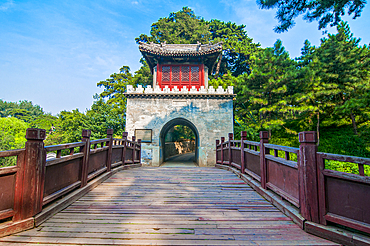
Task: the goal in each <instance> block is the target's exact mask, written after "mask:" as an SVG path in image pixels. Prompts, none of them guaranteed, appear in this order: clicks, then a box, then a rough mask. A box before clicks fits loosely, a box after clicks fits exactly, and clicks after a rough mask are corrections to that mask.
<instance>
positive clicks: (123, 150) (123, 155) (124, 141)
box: [122, 132, 128, 166]
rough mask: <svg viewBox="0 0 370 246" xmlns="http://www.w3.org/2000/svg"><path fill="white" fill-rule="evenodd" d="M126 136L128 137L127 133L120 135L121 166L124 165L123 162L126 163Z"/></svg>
mask: <svg viewBox="0 0 370 246" xmlns="http://www.w3.org/2000/svg"><path fill="white" fill-rule="evenodd" d="M127 136H128V133H127V132H124V133H123V134H122V138H123V148H122V166H124V165H125V162H126V151H127Z"/></svg>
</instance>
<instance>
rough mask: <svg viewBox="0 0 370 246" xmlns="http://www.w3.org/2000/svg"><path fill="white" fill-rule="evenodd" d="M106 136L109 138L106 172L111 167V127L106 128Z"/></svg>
mask: <svg viewBox="0 0 370 246" xmlns="http://www.w3.org/2000/svg"><path fill="white" fill-rule="evenodd" d="M107 138H109V141H108V142H107V144H108V146H109V149H108V154H107V172H110V170H111V169H112V147H113V129H107Z"/></svg>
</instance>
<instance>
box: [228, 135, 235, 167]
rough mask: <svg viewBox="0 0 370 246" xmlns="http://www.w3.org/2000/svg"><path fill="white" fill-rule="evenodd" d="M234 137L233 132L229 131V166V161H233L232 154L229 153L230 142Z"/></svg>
mask: <svg viewBox="0 0 370 246" xmlns="http://www.w3.org/2000/svg"><path fill="white" fill-rule="evenodd" d="M233 138H234V134H233V133H229V166H231V163H232V162H233V159H232V158H233V155H232V153H231V147H232V144H231V141H232V140H233Z"/></svg>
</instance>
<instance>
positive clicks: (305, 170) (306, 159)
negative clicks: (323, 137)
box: [298, 131, 320, 223]
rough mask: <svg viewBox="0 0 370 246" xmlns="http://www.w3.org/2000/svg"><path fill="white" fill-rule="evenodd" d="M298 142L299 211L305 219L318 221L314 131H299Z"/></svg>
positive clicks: (315, 138)
mask: <svg viewBox="0 0 370 246" xmlns="http://www.w3.org/2000/svg"><path fill="white" fill-rule="evenodd" d="M299 142H300V145H299V160H298V183H299V184H298V185H299V204H300V212H301V214H302V216H303V217H304V218H305V219H307V220H309V221H312V222H315V223H319V222H320V220H319V204H318V198H319V197H318V185H317V167H316V154H317V145H316V143H317V134H316V132H314V131H308V132H300V133H299Z"/></svg>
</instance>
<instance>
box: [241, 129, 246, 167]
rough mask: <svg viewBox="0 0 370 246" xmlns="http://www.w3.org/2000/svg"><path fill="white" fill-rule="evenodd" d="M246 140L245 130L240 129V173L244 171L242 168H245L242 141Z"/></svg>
mask: <svg viewBox="0 0 370 246" xmlns="http://www.w3.org/2000/svg"><path fill="white" fill-rule="evenodd" d="M245 140H247V132H246V131H242V132H241V133H240V154H241V156H240V162H241V164H240V169H241V170H240V172H241V173H244V170H245V155H244V141H245Z"/></svg>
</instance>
